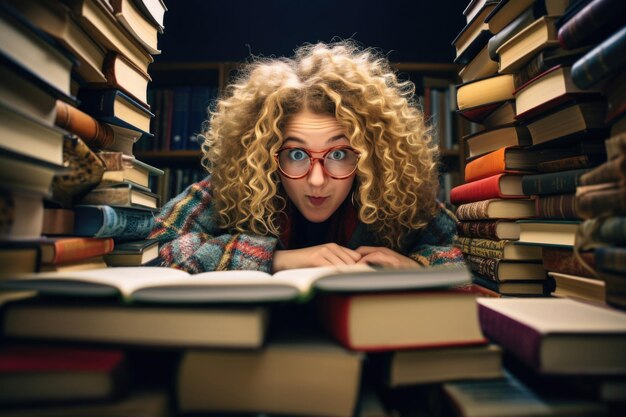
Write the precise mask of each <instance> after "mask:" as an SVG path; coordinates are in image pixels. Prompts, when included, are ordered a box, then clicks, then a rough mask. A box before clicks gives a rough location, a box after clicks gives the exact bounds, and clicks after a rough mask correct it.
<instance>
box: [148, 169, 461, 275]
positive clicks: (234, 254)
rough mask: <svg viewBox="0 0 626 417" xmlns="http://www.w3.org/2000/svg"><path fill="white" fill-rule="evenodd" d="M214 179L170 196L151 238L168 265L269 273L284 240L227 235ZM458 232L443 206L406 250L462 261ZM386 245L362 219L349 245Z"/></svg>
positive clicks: (419, 257)
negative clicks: (219, 221) (218, 215)
mask: <svg viewBox="0 0 626 417" xmlns="http://www.w3.org/2000/svg"><path fill="white" fill-rule="evenodd" d="M211 199H212V197H211V182H210V178H209V177H207V178H205V179H204V180H202V181H200V182H197V183H195V184H192V185H190V186H189V187H188V188H187V189H186V190H185V191H184V192H182V193H181V194H180V195H178V196H177V197H175V198H174V199H172V200H171V201H169V202H168V203H167V204H166V205H165V206H164V207H163V209H162V210H161V213H160V214H159V215H158V216H157V218H156V224H155V227H154V229H153V230H152V233H151V234H150V238H151V239H157V240H159V241H160V250H159V252H160V256H161V258H162V260H163V264H164V266H170V267H174V268H179V269H183V270H186V271H188V272H190V273H199V272H204V271H214V270H229V269H239V270H246V269H247V270H261V271H266V272H270V271H271V267H272V257H273V254H274V251H275V250H277V249H280V248H282V244H281V243H280V242H279V240H278V239H277V238H276V237H273V236H256V235H247V234H229V233H227V232H225V231H223V230H220V229H219V228H218V227H217V225H216V224H215V221H214V219H213V206H212V204H211ZM455 236H456V223H455V218H454V215H453V214H452V213H451V212H450V211H448V210H447V209H446V208H445V207H443V205H441V206H440V210H439V211H438V213H437V215H436V216H435V217H434V218H433V220H432V221H431V222H430V223H429V224H428V226H427V227H426V228H425V229H423V230H421V231H420V232H416V233H414V234H412V235H411V236H410V237H409V238H408V239H407V242H408V244H407V248H406V250H405V251H404V252H405V254H406V255H407V256H409V257H411V258H412V259H414V260H415V261H417V262H418V263H420V264H422V265H440V264H447V263H462V262H464V260H463V255H462V253H461V251H460V250H459V249H458V248H455V247H454V246H453V241H454V238H455ZM346 246H347V247H349V248H352V249H356V248H358V247H359V246H383V245H381V243H380V242H379V241H377V240H376V237H375V236H374V235H373V233H371V232H370V231H368V228H367V226H366V225H365V224H363V223H358V225H357V227H356V229H355V231H354V233H353V234H352V237H351V238H350V241H349V242H348V244H347V245H346Z"/></svg>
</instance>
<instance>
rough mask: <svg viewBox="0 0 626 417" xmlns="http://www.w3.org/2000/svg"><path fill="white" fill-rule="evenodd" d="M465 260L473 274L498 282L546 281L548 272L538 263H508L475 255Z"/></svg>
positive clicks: (468, 256)
mask: <svg viewBox="0 0 626 417" xmlns="http://www.w3.org/2000/svg"><path fill="white" fill-rule="evenodd" d="M465 260H466V261H467V264H468V266H469V267H470V270H471V271H472V272H474V273H476V274H478V275H480V276H482V277H485V278H489V279H490V280H492V281H496V282H505V281H533V280H537V281H541V280H545V279H546V270H545V269H544V268H543V265H542V264H541V263H538V262H519V261H507V260H503V259H495V258H485V257H482V256H475V255H467V256H466V257H465Z"/></svg>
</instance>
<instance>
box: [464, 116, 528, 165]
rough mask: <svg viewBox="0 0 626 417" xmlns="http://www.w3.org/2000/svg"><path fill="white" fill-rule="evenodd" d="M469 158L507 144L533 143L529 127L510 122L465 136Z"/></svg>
mask: <svg viewBox="0 0 626 417" xmlns="http://www.w3.org/2000/svg"><path fill="white" fill-rule="evenodd" d="M463 139H464V140H465V144H466V146H467V155H468V158H469V159H471V158H477V157H479V156H481V155H485V154H487V153H489V152H493V151H495V150H498V149H501V148H503V147H507V146H524V145H531V144H532V141H531V136H530V133H529V132H528V129H527V128H526V127H525V126H522V125H516V124H508V125H501V126H496V127H493V128H491V129H486V130H483V131H480V132H477V133H473V134H471V135H468V136H466V137H465V138H463Z"/></svg>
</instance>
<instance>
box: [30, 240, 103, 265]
mask: <svg viewBox="0 0 626 417" xmlns="http://www.w3.org/2000/svg"><path fill="white" fill-rule="evenodd" d="M37 243H38V244H39V246H40V248H41V262H42V263H43V264H53V265H57V264H66V263H70V262H75V261H80V260H83V259H87V258H91V257H94V256H102V255H106V254H107V253H110V252H111V251H112V250H113V239H110V238H109V239H97V238H89V237H59V238H45V237H44V238H41V239H39V240H38V241H37Z"/></svg>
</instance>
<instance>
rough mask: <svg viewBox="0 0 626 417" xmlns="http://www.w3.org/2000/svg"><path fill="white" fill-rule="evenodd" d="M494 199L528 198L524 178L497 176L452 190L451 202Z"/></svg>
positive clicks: (508, 175)
mask: <svg viewBox="0 0 626 417" xmlns="http://www.w3.org/2000/svg"><path fill="white" fill-rule="evenodd" d="M493 198H527V197H526V196H525V195H524V194H523V193H522V177H521V176H519V175H510V174H497V175H492V176H491V177H487V178H483V179H481V180H476V181H472V182H468V183H467V184H462V185H459V186H457V187H454V188H453V189H452V190H450V202H451V203H452V204H454V205H458V204H464V203H471V202H474V201H482V200H489V199H493Z"/></svg>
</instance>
